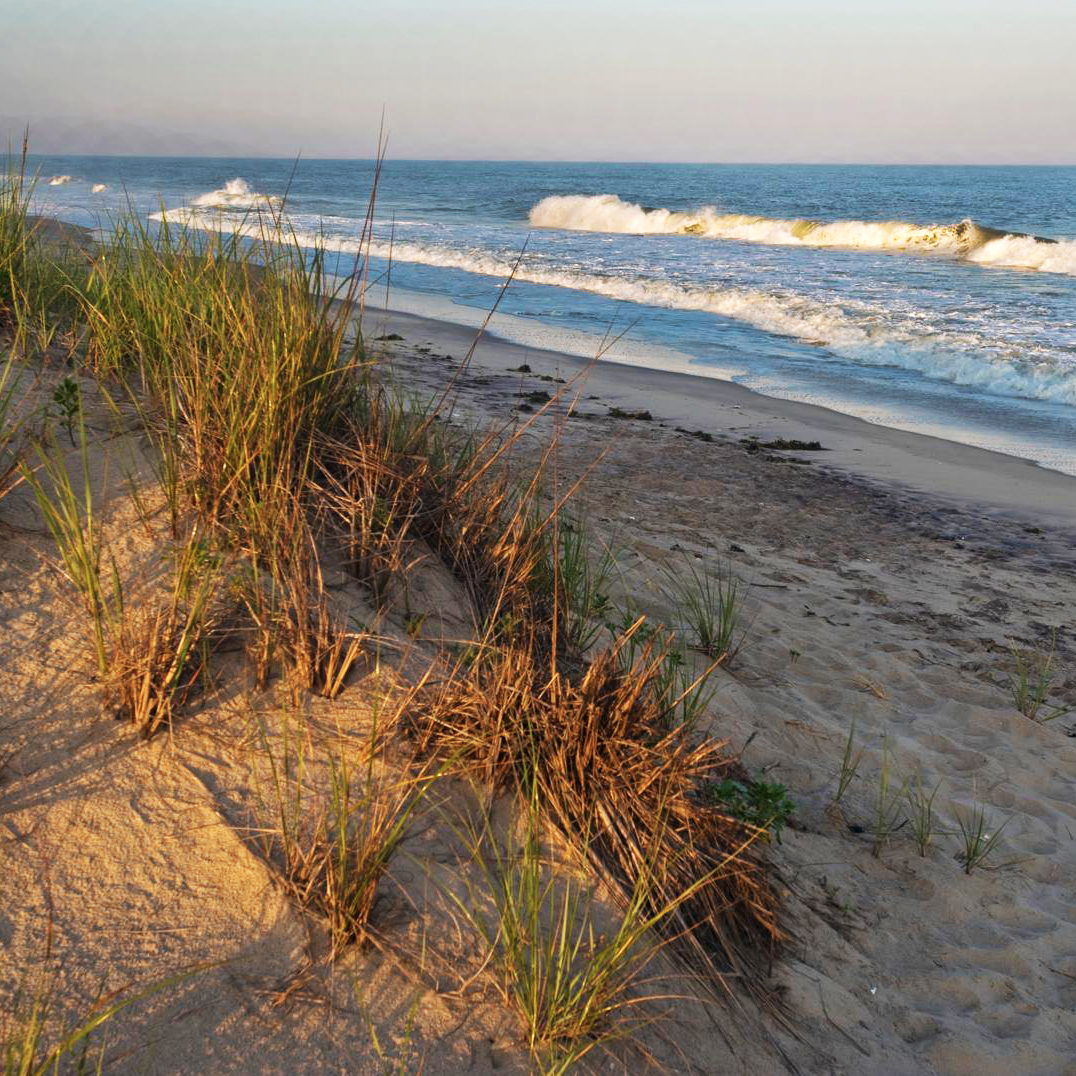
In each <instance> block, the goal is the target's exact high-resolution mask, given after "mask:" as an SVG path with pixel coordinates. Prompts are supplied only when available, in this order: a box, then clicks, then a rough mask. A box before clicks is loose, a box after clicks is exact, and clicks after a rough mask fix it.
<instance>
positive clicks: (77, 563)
mask: <svg viewBox="0 0 1076 1076" xmlns="http://www.w3.org/2000/svg"><path fill="white" fill-rule="evenodd" d="M78 417H79V427H78V428H79V461H80V464H81V474H80V475H79V477H78V479H75V480H72V477H71V474H70V472H69V470H68V468H67V463H66V461H65V459H64V457H63V453H62V451H61V450H60V447H59V445H58V444H57V443H56V441H55V439H54V438H52V437H51V436H50V437H49V439H47V440H46V441H45V442H44V443H43V444H38V445H37V446H35V447H36V452H37V456H38V467H37V468H36V469H31V468H29V467H28V466H26V465H25V464H23V465H22V467H21V470H22V474H23V477H24V478H25V479H26V481H27V483H28V484H29V486H30V488H31V489H32V490H33V493H34V498H35V499H36V501H37V505H38V508H40V510H41V514H42V516H43V517H44V519H45V524H46V526H47V527H48V529H49V532H50V534H51V535H52V537H53V540H54V541H55V542H56V546H57V548H58V550H59V553H60V560H61V563H62V565H63V569H64V572H65V573H66V575H67V577H68V578H69V579H70V580H71V582H72V583H73V584H74V586H75V588H76V590H77V591H78V592H79V594H80V595H81V596H82V599H83V601H84V602H85V605H86V611H87V613H88V614H89V616H90V623H91V626H92V630H93V639H94V651H95V656H96V659H97V672H98V674H99V675H100V676H102V677H103V676H104V675H105V673H106V671H107V669H108V640H109V635H110V633H111V632H112V630H113V629H114V627H115V625H116V624H117V623H118V622H119V620H120V618H121V616H122V608H123V597H122V593H121V591H120V583H119V575H118V573H117V571H116V566H115V564H114V563H113V564H111V565H110V567H109V568H107V569H106V567H105V566H104V565H103V563H102V561H103V559H104V543H103V539H102V536H101V527H100V523H99V522H98V519H97V515H96V513H95V506H94V498H93V487H92V485H91V482H90V457H89V449H88V446H87V443H86V428H85V425H84V424H83V422H82V413H81V409H80V411H79V416H78ZM80 482H81V487H82V488H81V491H80V490H79V489H78V486H79V484H80Z"/></svg>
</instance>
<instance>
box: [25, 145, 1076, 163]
mask: <svg viewBox="0 0 1076 1076" xmlns="http://www.w3.org/2000/svg"><path fill="white" fill-rule="evenodd" d="M13 154H14V155H18V154H17V153H16V152H15V151H14V150H13V149H9V150H8V151H7V153H6V156H12V155H13ZM27 156H28V157H112V158H118V159H122V160H127V159H137V158H143V159H146V158H148V159H159V160H176V159H179V160H192V161H229V160H250V161H257V160H260V161H289V162H300V161H343V162H351V163H355V164H360V163H361V164H366V163H374V162H375V161H376V160H377V158H375V157H347V156H335V155H329V156H321V155H319V156H311V157H304V156H303V155H302V154H301V153H298V154H278V153H233V154H224V153H87V152H80V153H65V152H56V151H54V152H36V151H28V153H27ZM383 161H384V163H385V164H391V163H392V162H394V161H396V162H400V163H406V164H580V165H581V164H587V165H594V164H614V165H652V166H660V165H673V166H675V165H705V166H744V165H750V166H758V167H802V168H826V167H842V168H1076V160H1073V161H1023V162H1017V161H1007V162H1002V161H894V160H889V161H869V160H832V161H831V160H815V161H810V160H806V161H805V160H757V159H756V160H749V159H743V160H738V159H727V160H701V159H700V160H642V159H634V158H616V159H607V160H601V159H597V158H589V159H588V158H584V157H388V156H386V157H384V158H383Z"/></svg>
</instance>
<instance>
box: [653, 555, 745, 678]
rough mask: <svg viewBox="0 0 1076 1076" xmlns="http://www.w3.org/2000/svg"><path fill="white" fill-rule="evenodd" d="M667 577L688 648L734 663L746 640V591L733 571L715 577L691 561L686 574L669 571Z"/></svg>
mask: <svg viewBox="0 0 1076 1076" xmlns="http://www.w3.org/2000/svg"><path fill="white" fill-rule="evenodd" d="M666 578H667V596H668V597H669V598H670V600H672V601H673V602H674V603H675V605H676V609H677V611H678V613H679V615H680V617H681V618H682V621H683V631H684V633H685V635H686V636H687V640H688V645H689V646H691V647H692V649H694V650H698V651H699V652H700V653H703V654H705V655H706V656H707V657H709V658H711V659H713V660H714V661H715V662H717V663H719V664H720V663H726V664H727V663H728V662H731V661H732V660H733V658H735V656H736V654H737V652H738V651H739V649H740V647H741V646H742V645H743V639H744V632H743V631H742V630H740V616H741V612H742V607H743V591H742V589H741V585H740V581H739V580H738V579H737V577H736V576H735V574H734V573H733V571H732V569H731V568H728V569H726V570H724V571H722V572H719V573H718V574H717V575H716V576H715V575H711V574H710V573H709V572H707V571H706V570H705V569H704V568H699V567H698V566H696V565H695V564H694V562H692V561H691V560H687V561H685V570H684V571H683V572H681V573H675V572H673V571H672V570H667V571H666Z"/></svg>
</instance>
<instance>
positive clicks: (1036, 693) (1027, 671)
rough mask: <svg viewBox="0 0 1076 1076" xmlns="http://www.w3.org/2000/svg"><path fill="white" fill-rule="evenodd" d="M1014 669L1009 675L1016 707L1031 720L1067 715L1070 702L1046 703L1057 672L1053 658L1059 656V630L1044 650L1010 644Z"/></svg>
mask: <svg viewBox="0 0 1076 1076" xmlns="http://www.w3.org/2000/svg"><path fill="white" fill-rule="evenodd" d="M1010 652H1011V653H1012V659H1013V671H1012V673H1011V674H1010V676H1009V686H1010V688H1011V689H1012V697H1013V702H1014V703H1015V704H1016V708H1017V710H1019V711H1020V713H1022V714H1023V715H1024V717H1027V718H1030V719H1031V720H1032V721H1053V720H1055V719H1056V718H1059V717H1064V716H1065V715H1066V714H1068V713H1070V712H1071V710H1072V707H1071V706H1051V705H1049V704H1048V703H1047V701H1046V700H1047V697H1048V696H1049V693H1050V686H1051V684H1053V682H1054V678H1055V676H1056V675H1057V674H1056V670H1055V668H1054V661H1055V658H1056V657H1057V632H1056V631H1055V632H1054V633H1053V635H1052V636H1051V638H1050V648H1049V650H1045V649H1043V648H1041V647H1040V648H1039V649H1038V650H1018V649H1017V648H1016V647H1012V648H1010Z"/></svg>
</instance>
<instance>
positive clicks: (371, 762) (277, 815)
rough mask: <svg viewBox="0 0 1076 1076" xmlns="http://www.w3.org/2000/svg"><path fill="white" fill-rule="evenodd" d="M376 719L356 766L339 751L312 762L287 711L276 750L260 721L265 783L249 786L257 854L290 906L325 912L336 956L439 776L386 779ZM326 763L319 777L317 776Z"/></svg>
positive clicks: (362, 935)
mask: <svg viewBox="0 0 1076 1076" xmlns="http://www.w3.org/2000/svg"><path fill="white" fill-rule="evenodd" d="M398 717H399V715H398V714H394V715H393V718H392V720H393V721H395V720H398ZM379 720H380V719H379V716H378V715H375V720H374V726H373V728H372V730H371V732H370V735H369V740H368V742H367V743H366V744H365V745H364V747H363V758H362V759H361V765H360V766H359V767H358V768H357V769H358V772H355V770H354V769H353V767H352V766H351V765H350V764H349V763H348V761H347V758H346V757H345V755H344V753H343V752H342V751H335V750H330V751H329V752H328V754H327V756H326V757H325V758H321V759H318V758H317V757H316V756H315V755H314V754H313V752H312V748H311V745H310V742H309V740H308V737H307V732H306V729H305V727H303V728H300V729H299V730H296V729H295V728H294V726H293V725H292V723H291V721H290V719H289V716H288V714H287V713H285V714H284V716H283V719H282V722H281V727H280V735H279V741H278V743H279V746H277V747H274V746H273V745H272V743H271V741H270V738H269V734H268V731H267V729H266V728H265V726H262V727H261V730H260V732H261V737H260V738H261V743H262V747H263V750H264V755H265V757H266V759H267V760H268V763H269V769H270V774H271V779H270V786H269V789H268V790H265V789H263V788H262V787H261V786H260V785H259V786H258V790H257V801H258V813H259V815H260V816H261V817H260V823H261V824H260V826H259V835H260V840H261V845H262V850H263V853H264V854H265V857H266V859H267V860H268V861H269V862H270V863H273V864H274V865H275V866H276V867H277V868H278V869H279V870H280V871H281V873H282V875H283V878H284V881H285V885H286V886H287V889H288V891H289V893H290V894H291V896H292V898H293V899H294V900H295V901H296V903H298V904H299V905H301V906H303V907H308V908H312V909H313V910H315V911H317V912H319V913H321V914H322V915H323V916H324V917H325V919H326V922H327V923H328V927H329V933H330V937H331V939H332V954H333V956H334V957H336V956H337V955H339V953H340V952H341V951H342V950H343V949H345V948H346V947H348V946H349V945H353V944H354V945H362V944H363V943H364V942H366V941H367V939H368V937H369V933H370V929H371V926H372V924H371V916H372V913H373V909H374V901H375V899H376V897H377V888H378V885H379V884H380V882H381V878H382V876H383V875H384V873H385V871H386V869H387V868H388V865H389V862H390V860H391V859H392V857H393V855H394V854H395V852H396V850H397V848H398V847H399V845H400V842H401V841H402V840H403V839H404V837H405V836H406V835H407V832H408V828H409V825H410V822H411V819H412V816H413V815H414V813H415V811H416V810H417V809H418V807H419V805H420V804H421V802H422V800H423V798H424V797H425V795H426V793H427V792H428V790H429V788H430V786H431V785H432V783H433V782H434V781H435V780H436V778H437V776H438V775H439V772H440V771H438V772H437V773H431V772H429V771H427V770H424V771H422V772H421V773H419V774H418V775H415V776H404V777H402V778H400V779H398V780H392V779H390V778H389V777H388V776H387V775H385V774H384V773H383V772H382V768H381V763H380V759H379V758H378V749H379V747H380V745H381V744H382V743H383V738H384V734H385V730H384V728H381V727H379ZM326 764H327V768H328V781H327V783H326V782H321V781H319V779H318V776H317V774H318V772H319V770H320V771H323V770H324V769H325V767H326ZM254 772H255V777H257V769H256V768H255V771H254Z"/></svg>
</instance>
